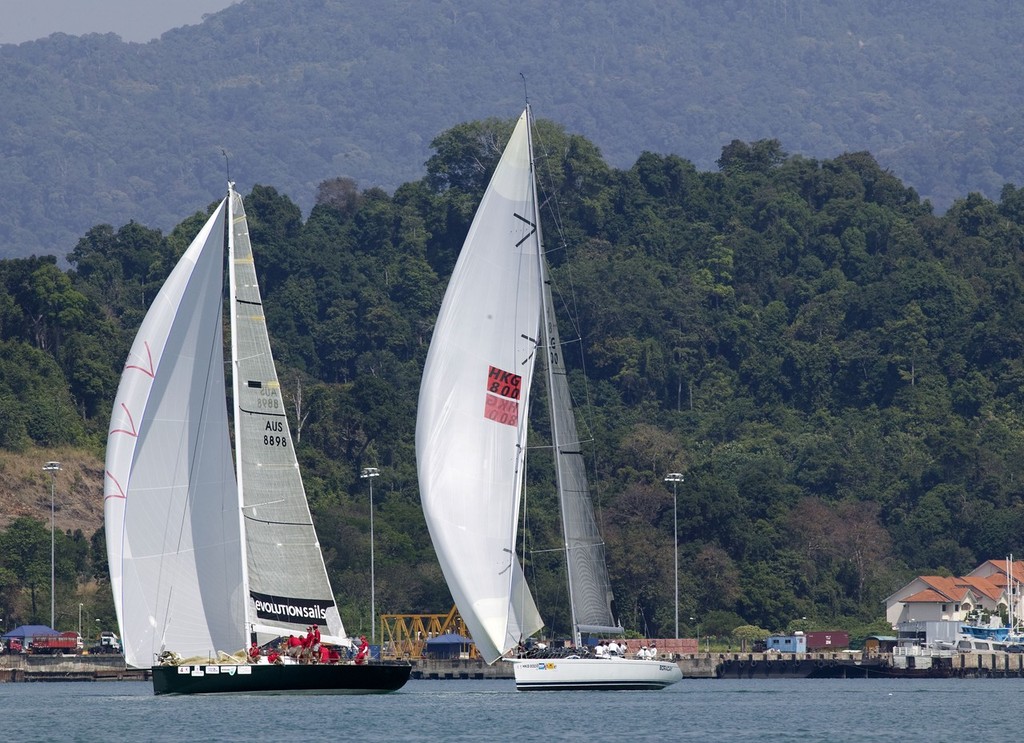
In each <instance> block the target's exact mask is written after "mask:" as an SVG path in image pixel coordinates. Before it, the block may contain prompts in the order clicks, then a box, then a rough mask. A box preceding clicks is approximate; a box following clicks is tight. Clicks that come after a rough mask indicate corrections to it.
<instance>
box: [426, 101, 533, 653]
mask: <svg viewBox="0 0 1024 743" xmlns="http://www.w3.org/2000/svg"><path fill="white" fill-rule="evenodd" d="M529 137H530V127H529V117H528V112H524V113H523V115H522V116H521V117H520V119H519V121H518V123H517V124H516V127H515V131H514V132H513V134H512V137H511V139H510V140H509V143H508V145H507V146H506V149H505V152H504V153H503V154H502V157H501V160H500V162H499V163H498V166H497V169H496V170H495V172H494V175H493V176H492V178H491V182H490V184H489V185H488V187H487V190H486V191H485V193H484V196H483V199H482V200H481V203H480V206H479V208H478V210H477V213H476V216H475V218H474V220H473V224H472V226H471V227H470V229H469V234H468V236H467V237H466V241H465V243H464V244H463V247H462V252H461V253H460V255H459V259H458V261H457V263H456V265H455V270H454V272H453V274H452V278H451V280H450V282H449V284H448V289H447V291H446V292H445V297H444V301H443V302H442V305H441V310H440V312H439V314H438V317H437V323H436V325H435V326H434V333H433V337H432V338H431V343H430V351H429V352H428V354H427V360H426V363H425V365H424V370H423V379H422V382H421V386H420V395H419V408H418V411H417V420H416V463H417V469H418V472H419V481H420V497H421V500H422V504H423V512H424V515H425V518H426V522H427V526H428V528H429V530H430V536H431V540H432V541H433V543H434V549H435V551H436V552H437V556H438V561H439V562H440V564H441V569H442V571H443V573H444V576H445V580H446V581H447V583H448V587H449V589H450V590H451V592H452V597H453V598H454V599H455V604H456V606H457V607H458V609H459V613H460V614H461V615H462V618H463V619H464V620H465V622H466V625H467V626H468V627H469V630H470V633H471V634H472V636H473V640H474V642H475V644H476V646H477V649H478V650H479V652H480V653H481V655H482V656H483V657H484V659H485V660H486V661H487V662H489V663H490V662H494V661H495V660H496V659H497V658H498V657H500V656H501V654H502V653H503V652H504V651H505V650H507V649H509V648H510V647H513V646H514V645H515V644H516V643H517V642H518V641H520V640H522V639H523V638H524V637H526V636H528V635H530V634H532V633H533V632H536V631H537V630H538V629H540V627H541V626H542V622H541V619H540V616H539V614H538V613H537V609H536V606H535V604H534V602H533V598H532V596H531V595H530V592H529V589H528V588H527V587H526V586H525V582H524V581H523V580H522V569H521V567H520V566H519V562H518V558H517V557H516V554H515V547H516V531H517V521H518V512H519V504H520V495H521V493H520V491H521V485H522V481H523V467H524V463H525V458H526V423H527V411H528V406H529V392H530V386H531V379H532V376H533V366H534V362H535V359H536V355H537V352H538V348H537V343H538V333H539V329H540V319H539V317H540V305H541V294H540V292H541V285H540V276H539V268H538V267H539V264H538V260H537V251H538V250H539V245H538V241H537V230H536V227H535V224H534V214H535V212H536V209H535V205H534V199H535V190H534V184H533V173H532V164H531V162H530V148H529ZM517 625H518V626H517Z"/></svg>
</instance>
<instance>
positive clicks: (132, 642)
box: [104, 202, 245, 667]
mask: <svg viewBox="0 0 1024 743" xmlns="http://www.w3.org/2000/svg"><path fill="white" fill-rule="evenodd" d="M225 212H226V205H225V203H224V202H221V204H220V206H218V207H217V209H216V211H215V212H214V213H213V215H212V216H211V217H210V218H209V220H208V221H207V222H206V224H205V225H204V226H203V228H202V230H201V231H200V233H199V234H198V235H197V237H196V238H195V240H194V241H193V242H192V244H191V245H190V246H189V248H188V249H187V251H186V252H185V254H184V255H183V257H182V258H181V260H180V261H179V263H178V265H177V266H176V267H175V268H174V270H173V271H172V272H171V274H170V276H169V277H168V278H167V281H166V282H165V284H164V286H163V288H161V290H160V292H159V294H158V295H157V297H156V298H155V300H154V302H153V305H152V307H151V308H150V310H149V312H148V313H147V315H146V317H145V319H144V320H143V322H142V325H141V326H140V328H139V331H138V334H137V335H136V337H135V341H134V343H133V344H132V348H131V351H130V353H129V355H128V360H127V361H126V362H125V367H124V372H123V374H122V377H121V383H120V386H119V387H118V390H117V396H116V398H115V401H114V408H113V412H112V414H111V420H110V430H109V433H108V437H107V456H106V470H105V477H104V523H105V530H106V539H107V557H108V562H109V567H110V580H111V584H112V588H113V594H114V607H115V610H116V612H117V618H118V623H119V626H120V628H121V634H122V644H123V649H124V654H125V661H126V663H127V664H128V665H129V666H133V667H146V666H150V665H152V664H153V663H154V662H155V659H156V656H157V655H158V654H159V653H160V652H162V651H163V650H165V649H172V650H174V651H176V652H178V653H180V654H182V655H186V656H188V655H204V656H205V655H208V654H210V653H214V652H216V651H217V650H219V649H223V648H228V649H235V648H240V647H243V646H244V644H245V634H244V623H243V620H244V606H243V597H242V592H241V587H242V559H241V544H240V538H239V526H238V504H237V495H236V486H235V474H234V468H233V464H232V458H231V452H230V449H229V443H228V442H229V439H228V418H227V405H226V401H225V396H224V389H225V388H224V352H223V341H222V329H221V328H222V323H221V319H222V298H223V262H224V220H225Z"/></svg>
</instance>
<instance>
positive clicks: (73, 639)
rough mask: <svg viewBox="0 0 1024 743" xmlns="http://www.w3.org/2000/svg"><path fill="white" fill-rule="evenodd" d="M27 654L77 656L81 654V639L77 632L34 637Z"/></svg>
mask: <svg viewBox="0 0 1024 743" xmlns="http://www.w3.org/2000/svg"><path fill="white" fill-rule="evenodd" d="M29 652H30V653H33V654H36V655H56V654H57V653H60V654H61V655H77V654H78V653H80V652H82V638H81V637H80V636H79V634H78V633H77V632H62V633H60V634H59V635H36V636H34V637H33V638H32V645H31V647H30V648H29Z"/></svg>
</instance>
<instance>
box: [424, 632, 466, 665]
mask: <svg viewBox="0 0 1024 743" xmlns="http://www.w3.org/2000/svg"><path fill="white" fill-rule="evenodd" d="M472 644H473V640H471V639H470V638H468V637H463V636H462V635H456V634H454V633H451V632H449V633H448V634H447V635H438V636H437V637H431V638H430V639H429V640H427V651H426V655H427V657H428V658H438V659H449V658H451V659H457V658H458V657H459V654H460V653H462V652H463V648H464V647H465V648H467V649H468V647H469V646H470V645H472Z"/></svg>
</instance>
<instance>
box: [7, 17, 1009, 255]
mask: <svg viewBox="0 0 1024 743" xmlns="http://www.w3.org/2000/svg"><path fill="white" fill-rule="evenodd" d="M1022 27H1024V6H1020V5H1017V4H1015V3H1001V2H997V1H996V0H977V1H976V2H971V3H961V2H953V1H952V0H931V1H929V2H922V1H914V2H904V3H889V2H882V1H881V0H835V1H834V2H829V3H821V2H817V1H816V0H716V1H715V2H702V1H698V0H689V1H687V2H675V3H664V2H660V0H636V1H635V2H632V3H613V2H604V3H599V2H589V3H578V2H569V1H567V0H546V1H545V2H541V1H540V0H519V1H518V2H496V1H495V0H419V1H418V2H410V1H409V0H378V1H377V2H374V3H365V2H356V0H292V1H291V2H288V3H278V2H275V1H272V0H246V1H245V2H242V3H239V4H237V5H233V6H231V7H230V8H227V9H225V10H224V11H222V12H220V13H216V14H214V15H212V16H210V17H208V18H207V19H206V20H205V21H204V22H203V23H202V24H201V25H199V26H189V27H186V28H183V29H178V30H175V31H171V32H168V33H166V34H164V35H163V37H161V38H160V39H159V40H156V41H152V42H150V43H147V44H132V43H125V42H123V41H121V40H120V38H119V37H117V36H115V35H113V34H108V35H88V36H83V37H71V36H66V35H63V34H55V35H53V36H51V37H49V38H47V39H44V40H40V41H36V42H29V43H24V44H20V45H17V46H15V45H6V46H0V99H2V100H3V116H2V117H0V174H2V176H0V256H8V257H15V256H26V255H29V254H32V253H37V254H57V255H64V254H66V253H67V252H69V251H70V250H71V249H72V248H73V247H74V245H75V243H76V241H77V240H78V238H79V237H80V236H81V235H82V234H83V233H84V232H85V231H86V230H87V229H88V228H89V227H91V226H93V225H95V224H97V223H103V222H107V223H111V224H114V225H119V224H122V223H124V222H127V221H128V220H137V221H139V222H142V223H144V224H147V225H149V226H153V227H159V228H161V229H169V228H170V227H171V226H173V225H175V224H177V223H178V222H179V221H180V220H181V219H182V218H183V217H184V216H186V215H188V214H190V213H192V212H193V211H195V210H197V209H199V208H201V207H204V206H205V205H206V204H207V203H208V202H209V201H212V200H214V199H215V198H218V197H219V195H220V194H221V193H222V192H223V185H222V182H223V181H224V179H225V160H224V158H223V156H222V150H224V151H225V152H226V153H227V155H228V158H229V160H228V162H229V167H230V175H231V177H232V178H235V179H237V181H238V184H239V188H240V189H242V190H245V189H247V188H249V187H250V186H251V184H253V183H256V182H259V183H268V184H272V185H274V186H275V187H277V188H278V189H279V190H280V191H282V192H284V193H287V194H288V195H290V196H291V197H292V198H294V199H295V200H296V201H297V202H298V203H299V204H300V205H301V206H302V207H303V208H304V209H308V208H309V207H310V206H311V204H312V201H313V197H314V193H315V189H316V186H317V184H318V183H319V182H321V181H322V180H324V179H327V178H332V177H335V176H350V177H352V178H355V179H356V180H357V181H358V182H359V184H360V186H363V187H366V186H370V185H381V186H383V187H385V188H386V189H389V190H390V189H393V188H394V187H396V186H398V185H400V184H401V183H403V182H405V181H408V180H412V179H415V178H418V177H420V176H421V175H422V174H423V163H424V161H425V160H426V159H427V157H428V156H429V154H430V147H429V145H430V142H431V140H432V139H433V137H434V136H436V135H437V134H438V133H440V132H442V131H444V130H446V129H447V128H448V127H450V126H452V125H453V124H456V123H459V122H462V121H468V120H472V119H478V118H486V117H493V116H498V117H511V116H514V115H516V114H517V113H518V112H519V110H520V108H521V107H522V105H523V98H524V86H523V79H522V78H521V77H520V73H522V74H523V75H525V78H526V81H527V83H528V90H529V95H530V100H531V101H532V102H533V103H534V104H535V110H536V112H537V114H538V115H539V116H541V117H544V118H549V119H553V120H555V121H557V122H559V123H561V124H563V125H564V126H565V127H566V128H567V129H568V130H570V131H573V132H578V133H580V134H583V135H585V136H586V137H587V138H589V139H590V140H592V141H593V142H595V143H596V144H597V145H598V146H600V147H601V149H602V152H603V153H604V156H605V157H606V159H607V160H608V162H609V163H610V164H612V165H614V166H616V167H628V166H629V165H631V164H632V163H633V161H634V160H635V159H636V158H637V156H638V155H639V154H640V153H641V152H643V151H645V150H650V151H655V152H659V153H675V154H679V155H681V156H682V157H684V158H687V159H690V160H692V161H693V162H694V163H695V164H696V165H697V166H698V167H699V168H702V169H711V168H714V167H715V166H714V163H715V161H716V160H717V158H718V157H719V155H720V153H721V149H722V147H723V146H724V145H726V144H728V143H729V142H730V141H732V140H734V139H740V140H744V141H753V140H757V139H763V138H777V139H779V140H780V141H781V142H782V146H783V148H784V149H785V150H786V151H788V152H799V153H802V154H805V155H808V156H813V157H833V156H835V155H838V154H840V153H842V152H844V151H859V150H869V151H870V152H871V153H872V154H873V155H874V156H875V157H876V158H877V160H878V161H879V162H880V163H881V164H882V165H883V166H884V167H887V168H889V169H891V170H892V171H893V172H894V173H895V174H896V175H898V176H899V177H900V178H901V179H903V180H904V182H905V183H907V185H910V186H912V187H914V188H916V189H917V190H918V191H919V192H920V193H921V194H922V195H923V196H925V197H927V198H930V199H931V200H932V201H933V203H934V204H935V206H936V207H938V208H940V209H944V208H945V207H946V206H948V205H949V204H950V203H951V202H952V200H953V199H955V198H957V197H960V196H963V195H966V194H967V193H968V192H969V191H971V190H977V191H981V192H983V193H984V194H985V195H987V196H989V197H995V196H998V193H999V190H1000V188H1001V187H1002V185H1003V184H1004V183H1006V182H1015V183H1020V182H1021V181H1024V178H1022V168H1024V165H1022V163H1024V158H1021V157H1020V156H1019V153H1020V151H1021V149H1022V133H1021V129H1020V127H1019V126H1017V119H1018V118H1019V108H1020V105H1019V103H1020V99H1021V82H1020V80H1021V79H1022V75H1021V74H1020V73H1019V70H1020V68H1021V66H1022V64H1024V62H1022V55H1021V54H1020V47H1021V41H1020V33H1019V31H1020V29H1021V28H1022Z"/></svg>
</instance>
